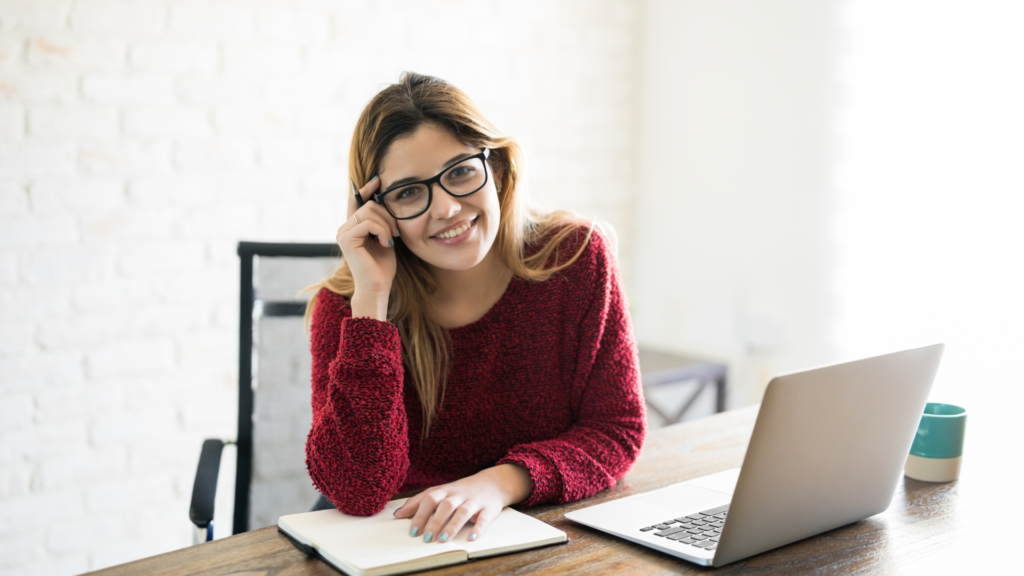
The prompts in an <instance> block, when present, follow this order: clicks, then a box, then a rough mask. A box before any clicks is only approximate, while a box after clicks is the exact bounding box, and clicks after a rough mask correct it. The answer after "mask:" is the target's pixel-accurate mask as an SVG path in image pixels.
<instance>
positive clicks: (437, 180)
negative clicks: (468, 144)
mask: <svg viewBox="0 0 1024 576" xmlns="http://www.w3.org/2000/svg"><path fill="white" fill-rule="evenodd" d="M490 155H491V149H490V148H484V149H483V151H482V152H480V153H479V154H474V155H472V156H467V157H465V158H463V159H462V160H459V161H458V162H456V163H455V164H452V165H451V166H449V167H447V168H445V169H444V170H442V171H440V172H439V173H437V175H435V176H434V177H433V178H427V179H426V180H417V181H416V182H406V183H405V184H399V185H398V186H392V187H391V188H388V189H387V190H385V191H383V192H377V193H375V194H374V195H372V196H370V200H373V201H374V202H376V203H377V204H380V205H381V206H383V207H384V209H385V210H387V211H388V214H391V216H392V217H393V218H394V219H395V220H411V219H413V218H416V217H418V216H422V215H423V213H424V212H426V211H427V210H429V209H430V204H431V203H433V201H434V184H437V185H438V186H440V187H441V189H442V190H444V191H445V192H447V193H448V194H450V195H452V196H454V197H455V198H465V197H466V196H471V195H473V194H476V193H477V192H479V191H480V190H482V189H483V187H484V186H487V183H488V182H490V180H491V172H490V170H488V169H487V158H488V157H490ZM474 158H480V159H481V160H483V164H484V183H483V184H481V185H480V187H479V188H477V189H476V190H473V191H472V192H466V193H465V194H456V193H454V192H452V191H451V190H449V189H447V188H445V187H444V184H442V183H441V178H443V177H444V175H445V174H447V173H449V172H451V171H452V170H454V169H456V168H458V167H459V166H461V165H462V164H464V163H466V162H468V161H469V160H473V159H474ZM417 184H423V185H425V186H426V187H427V205H426V206H424V207H423V210H421V211H419V212H417V213H415V214H413V215H412V216H401V217H399V216H396V215H395V213H394V212H392V211H391V208H390V207H389V206H388V205H387V204H385V203H384V197H385V196H387V195H388V194H390V193H392V192H394V191H396V190H401V189H403V188H408V187H409V186H416V185H417Z"/></svg>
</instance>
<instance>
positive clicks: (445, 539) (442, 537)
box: [437, 532, 448, 542]
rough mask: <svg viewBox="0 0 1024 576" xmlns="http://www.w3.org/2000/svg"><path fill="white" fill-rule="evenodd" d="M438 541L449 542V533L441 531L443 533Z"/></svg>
mask: <svg viewBox="0 0 1024 576" xmlns="http://www.w3.org/2000/svg"><path fill="white" fill-rule="evenodd" d="M437 541H438V542H447V541H448V533H447V532H441V535H440V536H438V537H437Z"/></svg>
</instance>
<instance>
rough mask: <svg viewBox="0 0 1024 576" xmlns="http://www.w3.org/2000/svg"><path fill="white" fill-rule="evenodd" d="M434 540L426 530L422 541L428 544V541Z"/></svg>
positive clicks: (432, 534) (431, 533)
mask: <svg viewBox="0 0 1024 576" xmlns="http://www.w3.org/2000/svg"><path fill="white" fill-rule="evenodd" d="M433 539H434V533H433V532H431V531H430V530H427V533H426V534H424V535H423V541H424V542H426V543H427V544H430V541H431V540H433Z"/></svg>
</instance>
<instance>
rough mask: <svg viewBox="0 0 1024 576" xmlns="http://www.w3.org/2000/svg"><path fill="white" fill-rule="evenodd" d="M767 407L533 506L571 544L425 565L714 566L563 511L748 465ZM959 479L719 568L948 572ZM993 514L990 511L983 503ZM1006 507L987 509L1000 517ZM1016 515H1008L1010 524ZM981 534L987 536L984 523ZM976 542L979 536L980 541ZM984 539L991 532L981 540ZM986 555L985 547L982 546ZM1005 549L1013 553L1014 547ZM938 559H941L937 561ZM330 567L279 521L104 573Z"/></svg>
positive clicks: (959, 524)
mask: <svg viewBox="0 0 1024 576" xmlns="http://www.w3.org/2000/svg"><path fill="white" fill-rule="evenodd" d="M756 415H757V408H756V407H751V408H744V409H741V410H734V411H730V412H724V413H722V414H717V415H715V416H711V417H708V418H704V419H702V420H695V421H692V422H684V423H682V424H678V425H676V426H671V427H668V428H662V429H660V430H656V431H654V432H652V433H651V435H650V436H649V438H648V440H647V443H646V445H645V446H644V450H643V453H642V454H641V456H640V459H639V461H638V462H637V464H636V466H634V467H633V470H632V471H631V472H630V473H629V475H628V476H626V478H624V479H623V480H622V481H621V482H619V483H618V485H616V486H615V487H614V488H612V489H610V490H606V491H605V492H602V493H600V494H597V495H596V496H594V497H592V498H589V499H587V500H584V501H580V502H574V503H572V504H568V505H565V506H542V507H538V508H532V509H529V510H527V511H526V512H527V513H528V514H530V515H531V516H535V517H537V518H540V519H541V520H544V521H545V522H548V523H549V524H552V525H554V526H557V527H558V528H560V529H562V530H564V531H565V532H566V533H567V534H568V535H569V539H570V541H569V543H568V544H565V545H561V546H552V547H548V548H541V549H538V550H531V551H527V552H522V553H518V554H509V555H506V556H500V557H497V558H488V559H484V560H480V561H477V562H472V563H470V564H463V565H460V566H452V567H448V568H442V569H439V570H432V571H429V572H423V573H422V574H429V575H431V576H437V575H442V574H445V575H447V574H452V575H454V574H506V573H516V574H538V573H539V574H616V575H618V574H637V575H640V574H643V575H648V574H705V573H707V572H708V571H709V570H710V569H706V568H700V567H698V566H695V565H693V564H689V563H687V562H685V561H683V560H679V559H676V558H673V557H670V556H667V555H663V554H661V553H659V552H656V551H654V550H651V549H649V548H644V547H642V546H637V545H634V544H632V543H629V542H626V541H623V540H619V539H617V538H614V537H612V536H608V535H605V534H604V533H602V532H598V531H596V530H591V529H589V528H586V527H583V526H580V525H578V524H574V523H572V522H570V521H569V520H566V519H565V518H563V516H562V515H563V514H564V513H565V512H567V511H569V510H575V509H577V508H580V507H584V506H588V505H591V504H595V503H598V502H604V501H607V500H614V499H617V498H621V497H623V496H628V495H630V494H634V493H637V492H646V491H649V490H653V489H655V488H660V487H662V486H666V485H668V484H672V483H674V482H679V481H682V480H686V479H689V478H694V477H697V476H702V475H704V474H710V473H712V472H717V471H719V470H724V469H726V468H731V467H736V466H739V465H740V464H741V463H742V459H743V454H744V452H745V450H746V446H747V443H748V441H749V439H750V433H751V430H752V429H753V425H754V419H755V417H756ZM958 491H959V486H958V482H952V483H949V484H928V483H924V482H918V481H915V480H910V479H906V478H905V479H904V480H903V481H902V482H900V484H899V486H897V488H896V496H895V498H894V499H893V503H892V505H891V506H890V507H889V509H888V510H886V511H885V512H883V513H882V514H879V515H877V516H873V517H871V518H868V519H867V520H862V521H860V522H856V523H854V524H850V525H848V526H845V527H842V528H838V529H836V530H832V531H831V532H827V533H825V534H822V535H820V536H817V537H814V538H809V539H807V540H804V541H801V542H797V543H795V544H791V545H789V546H785V547H783V548H779V549H777V550H773V551H770V552H766V553H764V554H761V555H758V556H754V557H752V558H748V559H747V560H745V561H741V562H737V563H734V564H731V565H729V566H725V567H723V568H720V569H718V570H717V571H716V572H721V573H724V574H749V573H757V574H779V573H798V574H807V573H844V574H849V573H853V572H857V573H861V572H867V573H875V572H885V573H892V572H899V573H906V572H908V571H910V572H929V573H931V574H938V573H940V572H943V570H941V569H938V570H937V569H935V567H936V566H937V567H938V568H942V567H946V568H948V566H949V565H948V563H940V562H939V561H940V560H942V559H943V557H944V556H946V555H948V554H949V553H951V551H952V552H955V551H956V549H957V546H958V544H957V542H958V541H961V540H960V537H962V536H964V534H965V529H966V528H965V522H964V518H963V516H964V514H963V506H962V503H961V499H960V497H959V494H958ZM983 512H984V511H983ZM995 512H996V511H993V513H992V514H991V515H990V514H984V515H985V516H994V515H995ZM1015 524H1016V520H1015V519H1007V520H1005V521H1003V522H1001V525H1002V526H1005V527H1007V528H1009V527H1010V526H1011V525H1015ZM975 534H984V531H981V532H980V533H979V532H977V531H975ZM972 540H974V539H972ZM975 541H976V542H977V543H979V544H980V543H981V540H980V539H979V540H975ZM976 550H977V552H978V553H979V554H981V553H982V549H981V548H976ZM1002 553H1003V554H1009V553H1010V552H1009V551H1007V550H1003V551H1002ZM929 564H931V565H932V566H929ZM240 573H245V574H253V575H255V574H260V575H268V576H269V575H272V574H288V575H304V574H323V575H331V576H336V575H337V574H338V572H336V571H335V570H334V569H333V568H331V567H330V566H328V565H327V564H325V563H323V562H320V561H319V560H312V559H309V558H307V557H306V556H305V555H304V554H302V553H301V552H299V551H298V550H296V549H295V548H294V547H293V546H292V545H291V544H290V543H289V542H288V540H286V539H285V538H284V537H283V536H281V535H280V534H278V532H277V528H276V527H273V526H271V527H267V528H262V529H259V530H254V531H252V532H248V533H245V534H239V535H237V536H232V537H230V538H225V539H223V540H215V541H213V542H208V543H206V544H201V545H198V546H193V547H191V548H185V549H182V550H178V551H175V552H169V553H167V554H162V555H160V556H154V557H151V558H145V559H142V560H138V561H136V562H131V563H128V564H122V565H121V566H115V567H113V568H109V569H106V570H102V571H100V572H98V573H97V574H104V575H108V576H113V575H119V574H165V575H171V574H181V575H185V574H240Z"/></svg>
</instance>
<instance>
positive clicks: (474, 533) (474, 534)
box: [469, 532, 476, 541]
mask: <svg viewBox="0 0 1024 576" xmlns="http://www.w3.org/2000/svg"><path fill="white" fill-rule="evenodd" d="M469 539H470V541H472V540H476V532H473V533H472V534H470V535H469Z"/></svg>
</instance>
